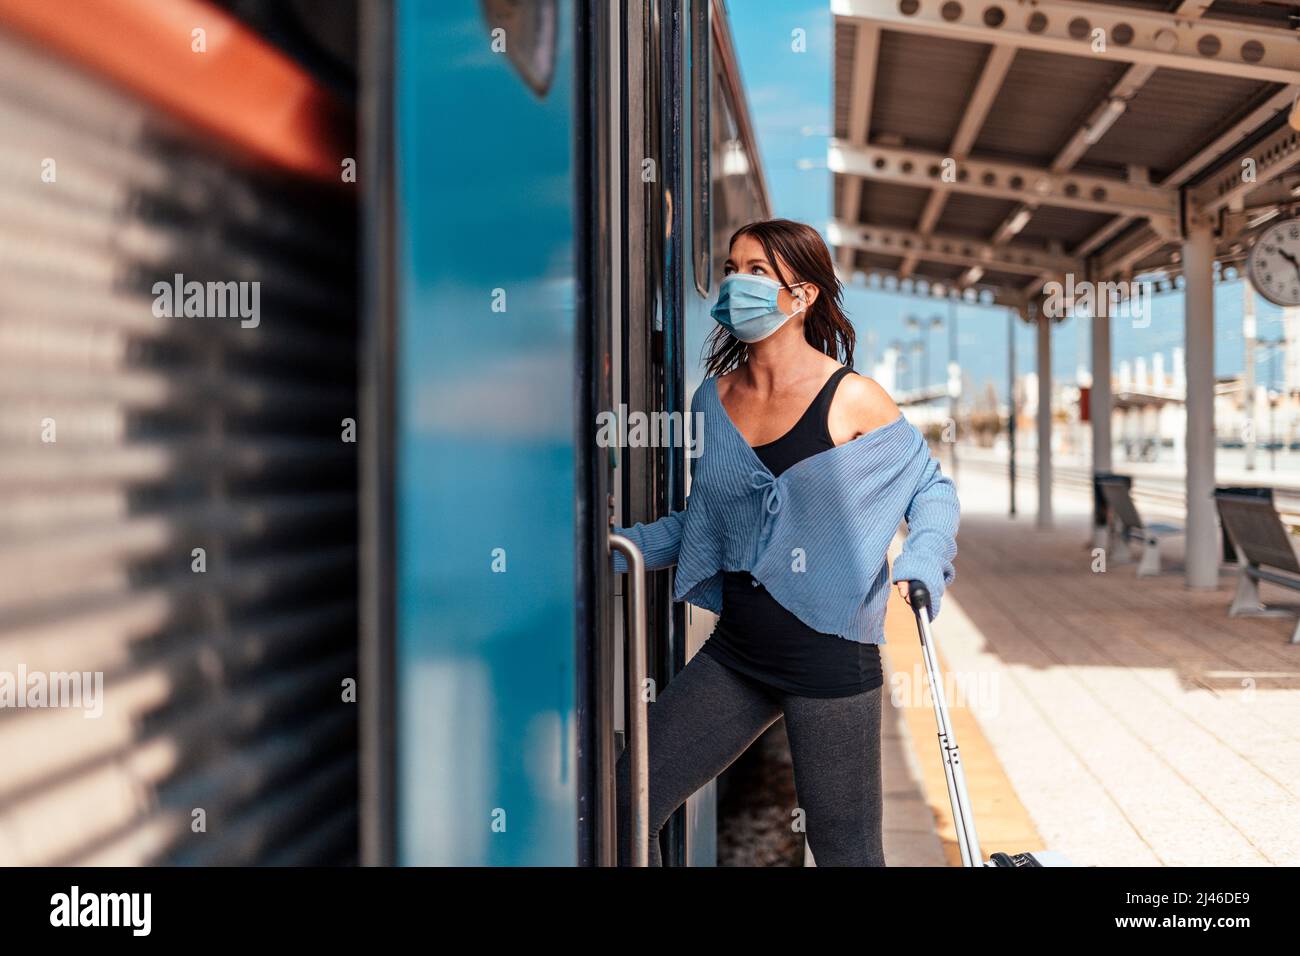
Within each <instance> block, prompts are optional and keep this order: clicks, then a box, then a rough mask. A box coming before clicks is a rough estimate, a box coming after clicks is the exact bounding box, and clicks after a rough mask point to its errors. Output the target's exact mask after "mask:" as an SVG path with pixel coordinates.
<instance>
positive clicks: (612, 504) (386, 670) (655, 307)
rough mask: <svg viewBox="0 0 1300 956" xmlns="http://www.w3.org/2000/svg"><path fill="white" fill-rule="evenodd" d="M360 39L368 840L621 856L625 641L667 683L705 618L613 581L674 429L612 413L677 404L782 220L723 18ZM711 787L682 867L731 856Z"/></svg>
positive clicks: (666, 14)
mask: <svg viewBox="0 0 1300 956" xmlns="http://www.w3.org/2000/svg"><path fill="white" fill-rule="evenodd" d="M377 42H380V43H381V46H379V48H378V49H377V50H376V51H374V52H373V54H372V56H371V57H370V62H372V63H376V64H390V63H391V64H392V65H393V71H392V76H391V83H392V86H391V90H392V93H393V96H392V102H391V104H388V106H389V109H388V110H387V111H386V112H385V114H384V115H383V116H382V117H381V118H377V119H376V123H377V124H378V126H379V128H380V129H381V130H382V132H381V133H380V135H376V136H373V137H371V139H370V141H371V142H372V143H373V144H375V145H377V146H380V147H386V148H387V151H386V152H385V154H384V155H382V156H381V155H372V156H371V157H370V159H369V162H370V164H371V165H372V166H373V167H376V168H379V169H380V170H381V173H380V175H379V181H380V182H381V183H383V184H385V188H384V193H383V196H382V198H381V199H380V201H379V203H378V206H377V208H378V209H380V210H384V211H388V213H389V215H387V216H385V217H384V218H382V219H381V220H380V221H379V222H378V223H377V224H376V225H375V229H376V232H377V234H378V235H379V236H380V237H381V238H380V241H379V242H378V243H376V244H374V246H373V247H372V248H373V249H376V250H382V252H383V255H382V256H381V258H380V260H379V261H378V262H377V263H376V264H375V265H374V267H373V271H374V273H375V274H377V275H385V276H391V277H392V279H393V285H392V286H391V287H390V288H386V289H375V290H374V292H375V295H376V298H375V299H372V300H371V302H370V306H371V310H372V311H371V313H370V317H369V321H367V322H366V323H365V325H364V327H365V329H366V335H367V337H368V338H367V343H368V344H367V346H366V348H365V349H364V352H365V354H366V355H367V356H369V357H371V359H372V364H371V366H370V368H369V370H368V377H367V381H368V382H369V383H370V384H369V388H370V394H371V398H372V401H373V402H374V405H373V406H372V407H371V409H370V412H369V414H368V415H367V416H366V419H367V420H368V421H370V422H371V423H372V425H373V426H374V427H376V428H379V429H382V433H381V434H380V435H378V436H375V441H373V442H372V443H371V444H370V445H369V446H366V448H367V449H368V450H369V452H370V457H369V459H368V461H367V462H366V465H365V467H364V468H363V472H362V474H363V486H362V497H363V500H364V501H366V502H369V503H370V504H371V505H372V506H373V507H374V509H375V510H374V511H372V512H369V513H365V514H364V518H365V520H363V524H362V552H363V554H368V555H370V556H371V557H372V558H373V559H374V561H373V568H374V569H376V570H378V569H380V568H387V569H388V573H386V574H379V573H374V574H371V575H369V576H368V577H367V578H366V580H365V584H366V588H367V590H366V591H365V593H363V596H362V605H363V608H364V609H365V615H364V628H365V630H364V637H365V640H364V641H363V653H365V652H366V648H369V654H370V656H369V658H368V659H369V662H370V664H371V670H370V671H369V673H370V674H371V677H372V680H371V681H370V682H369V685H368V686H369V694H370V699H371V701H372V704H373V705H374V706H373V707H372V709H371V710H370V711H363V718H366V716H367V714H368V720H364V721H363V739H364V740H367V741H368V742H369V744H370V747H371V749H372V752H373V753H375V754H377V755H379V754H382V755H383V758H384V759H383V760H382V762H380V763H377V764H376V765H375V766H373V767H369V768H367V772H366V773H364V774H363V780H365V781H367V782H368V783H369V784H370V786H369V787H368V789H367V791H366V793H365V800H366V809H367V811H368V812H367V813H366V814H365V816H366V819H367V820H370V821H371V822H372V824H373V826H372V828H370V829H369V830H368V831H367V832H365V833H364V834H363V836H364V837H365V843H364V847H363V854H364V857H365V859H366V860H368V861H370V862H376V863H384V862H396V863H411V864H433V865H487V866H499V865H507V866H513V865H523V866H531V865H581V866H594V865H610V864H611V863H613V862H614V842H613V832H614V819H613V813H614V794H613V780H614V774H613V768H614V761H615V760H616V758H617V753H618V750H619V748H620V747H622V746H625V745H628V744H629V743H630V740H629V733H630V732H631V730H632V729H633V728H632V727H631V726H630V724H632V723H634V722H632V721H630V720H629V719H628V717H629V710H628V703H629V702H628V694H627V693H625V692H624V691H625V687H626V680H625V672H624V663H625V660H626V658H625V653H628V652H627V647H628V638H629V636H630V635H631V634H632V633H633V632H635V631H637V630H638V629H639V628H640V629H643V633H644V635H645V653H646V661H645V665H646V676H647V678H648V679H649V680H650V681H651V682H652V683H653V686H656V687H662V686H663V685H664V683H665V682H667V681H668V680H671V678H672V675H673V674H674V673H675V672H676V671H677V670H678V669H680V668H681V667H682V666H684V664H685V662H686V660H687V659H688V658H689V655H690V654H692V653H693V652H694V650H695V648H696V647H698V645H699V644H700V643H702V641H703V639H704V637H706V636H707V634H708V632H709V630H710V629H711V627H712V621H711V615H709V613H708V612H706V611H701V610H700V609H697V608H692V607H689V606H685V605H681V604H677V605H674V604H673V602H672V600H671V594H670V579H669V575H668V573H667V572H657V573H654V574H652V575H650V576H649V578H648V580H647V581H646V594H645V600H644V602H643V603H642V605H641V606H639V607H634V606H632V605H633V602H632V601H631V600H630V597H631V595H629V594H625V593H624V590H625V588H626V587H627V583H626V582H625V581H623V580H621V579H620V578H619V577H615V576H614V575H613V574H612V573H611V571H610V561H609V554H610V546H609V535H610V530H611V523H614V524H619V525H624V526H627V525H630V524H632V523H633V522H635V521H649V520H653V519H655V518H657V517H659V516H660V515H663V514H666V513H667V512H669V511H670V510H673V509H680V508H682V507H683V506H684V504H685V499H686V495H687V493H688V490H689V488H688V482H689V475H688V471H689V468H688V455H689V453H690V449H689V447H688V445H687V442H685V441H669V442H655V443H649V442H646V443H638V442H617V441H615V442H608V441H599V440H598V427H597V423H598V420H599V417H600V416H601V415H602V413H604V414H609V413H610V412H611V410H619V409H621V410H624V411H625V412H626V414H627V415H632V414H636V413H638V412H641V413H655V414H663V415H668V416H677V420H679V421H680V420H681V416H683V415H686V414H689V411H690V410H689V408H688V407H687V405H688V401H689V396H690V395H691V394H692V392H693V391H694V388H695V386H696V385H698V384H699V382H700V381H701V380H702V378H703V369H702V365H701V354H702V349H703V346H704V341H705V337H706V336H707V334H708V333H709V332H710V331H711V330H712V328H713V327H714V323H713V321H712V319H711V318H710V317H709V314H708V308H709V305H710V304H711V300H712V297H713V295H714V293H715V292H716V288H717V284H718V282H719V280H720V278H721V275H722V262H723V260H724V259H725V258H726V255H727V251H728V249H727V244H728V239H729V237H730V235H731V233H732V232H733V231H734V230H735V229H736V228H737V227H739V226H740V225H742V224H744V223H746V222H750V221H753V220H755V219H762V218H766V217H767V216H768V215H769V213H770V202H769V198H768V194H767V189H766V183H765V179H764V176H763V171H762V163H761V159H760V156H759V152H758V147H757V142H756V139H755V134H754V129H753V124H752V122H751V120H750V116H749V112H748V108H747V104H746V100H745V92H744V87H743V85H742V82H741V77H740V72H739V68H738V64H737V59H736V51H735V49H734V46H733V44H732V41H731V36H730V31H729V26H728V17H727V10H726V8H725V6H724V5H723V4H722V3H720V2H710V0H677V2H659V0H646V2H611V3H574V2H560V3H535V4H516V3H492V2H487V3H482V4H477V3H468V2H466V3H448V4H439V5H437V6H436V8H435V7H433V6H431V5H421V4H412V3H399V4H397V5H396V7H395V16H394V17H393V18H392V19H391V20H390V21H389V22H388V24H387V30H386V31H384V34H383V37H382V38H377ZM363 59H364V58H363ZM373 79H375V78H372V80H373ZM629 446H630V447H629ZM363 450H365V449H363ZM632 614H641V615H644V619H643V620H641V621H637V622H632V621H631V620H630V615H632ZM633 646H635V645H633ZM634 696H635V694H634ZM636 704H637V700H635V699H634V700H633V701H632V705H633V706H635V705H636ZM385 748H389V749H385ZM715 796H716V794H715V792H714V788H713V786H710V787H706V788H705V789H704V790H702V791H701V792H700V793H699V794H697V795H696V796H694V797H692V798H691V800H690V801H688V804H687V805H686V806H685V807H684V808H683V809H682V810H681V811H679V813H678V814H677V816H676V818H675V819H674V820H673V821H672V822H671V823H670V825H669V827H668V828H666V835H665V840H666V846H665V851H666V852H665V857H664V859H665V861H666V862H667V863H669V864H670V865H692V864H693V865H708V864H710V863H712V862H713V861H714V860H715V859H716V812H715Z"/></svg>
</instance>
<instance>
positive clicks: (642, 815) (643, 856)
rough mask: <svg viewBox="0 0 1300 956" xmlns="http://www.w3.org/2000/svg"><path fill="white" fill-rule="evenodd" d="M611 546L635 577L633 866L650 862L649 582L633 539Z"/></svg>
mask: <svg viewBox="0 0 1300 956" xmlns="http://www.w3.org/2000/svg"><path fill="white" fill-rule="evenodd" d="M609 547H610V549H611V550H613V551H617V552H619V553H620V554H622V555H623V557H625V558H626V559H627V566H628V578H629V579H630V581H631V587H630V588H629V596H630V598H631V601H630V603H631V607H630V608H629V609H628V631H627V637H628V640H627V655H626V657H625V658H624V662H623V669H624V671H625V672H626V674H627V710H628V734H627V746H628V748H629V750H630V760H629V771H630V773H629V774H628V783H629V787H630V788H631V801H630V806H631V808H632V821H631V830H632V848H631V856H632V858H631V864H632V866H649V865H650V745H649V739H648V737H647V720H648V717H649V708H650V705H649V702H648V701H646V699H645V697H644V695H643V692H642V690H643V688H644V686H645V681H646V653H647V644H646V594H645V592H646V586H645V575H646V567H645V555H643V554H642V553H641V549H640V548H638V547H637V546H636V544H635V543H634V542H633V541H632V539H630V538H627V537H624V536H623V535H621V534H613V533H611V534H610V536H609Z"/></svg>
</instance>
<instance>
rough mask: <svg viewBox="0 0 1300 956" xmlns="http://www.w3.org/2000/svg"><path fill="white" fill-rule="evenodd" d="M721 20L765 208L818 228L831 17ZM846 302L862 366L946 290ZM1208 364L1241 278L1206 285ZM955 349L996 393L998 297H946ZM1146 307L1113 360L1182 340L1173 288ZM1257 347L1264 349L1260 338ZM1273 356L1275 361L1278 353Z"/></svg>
mask: <svg viewBox="0 0 1300 956" xmlns="http://www.w3.org/2000/svg"><path fill="white" fill-rule="evenodd" d="M727 8H728V11H729V14H730V21H731V30H732V35H733V38H734V40H735V44H736V50H737V56H738V57H739V59H740V70H741V76H742V78H743V81H744V83H745V88H746V92H747V94H748V99H749V108H750V112H751V115H752V118H753V122H754V127H755V132H756V135H757V137H758V142H759V149H760V151H761V153H762V158H763V166H764V172H765V173H766V175H767V184H768V191H769V193H770V194H771V198H772V207H773V209H772V211H773V214H774V215H776V216H781V217H786V218H790V219H797V220H800V221H802V222H807V223H809V224H811V225H814V226H816V227H817V228H818V229H820V230H821V231H822V234H823V235H825V232H826V224H827V222H828V221H829V219H830V218H831V195H832V192H831V175H830V171H829V170H828V169H827V168H826V147H827V139H828V136H829V134H830V129H831V109H832V86H831V68H832V52H833V50H832V35H833V34H832V18H831V13H830V4H829V3H828V2H827V0H820V2H804V0H727ZM795 30H803V31H804V36H805V37H806V41H807V50H806V52H803V53H799V52H796V51H795V50H794V49H792V46H793V37H794V31H795ZM845 304H846V306H847V309H848V313H849V317H850V318H851V319H852V320H853V322H854V324H855V326H856V327H857V330H858V351H857V355H856V356H855V364H856V365H857V367H858V368H859V370H861V371H863V372H869V371H870V368H871V364H872V363H873V362H874V361H875V360H876V359H877V358H879V355H880V351H881V350H882V349H883V348H884V347H885V346H886V345H888V344H889V343H890V342H892V341H894V340H910V339H912V338H914V336H913V334H912V333H909V332H907V331H906V329H905V327H904V321H905V318H906V316H907V315H909V314H915V315H918V316H920V317H923V318H928V317H930V316H933V315H940V316H942V317H944V319H945V321H946V317H947V314H948V305H947V303H946V302H942V301H936V300H933V299H928V298H921V297H914V296H906V295H899V294H891V293H887V292H883V291H875V290H868V289H860V288H859V289H852V288H850V289H846V290H845ZM1215 306H1216V308H1215V367H1216V371H1218V372H1219V373H1221V374H1222V373H1229V372H1236V371H1238V370H1240V368H1241V365H1242V356H1243V344H1242V338H1241V334H1240V333H1241V314H1242V292H1241V283H1240V281H1239V280H1238V281H1231V282H1226V283H1223V284H1222V285H1220V286H1218V287H1216V292H1215ZM1256 310H1257V313H1258V318H1259V335H1260V337H1261V338H1273V337H1277V336H1280V335H1281V334H1282V325H1281V321H1280V314H1281V311H1280V310H1279V309H1277V308H1276V307H1274V306H1272V305H1270V304H1269V303H1267V302H1265V301H1264V300H1263V299H1261V298H1258V297H1256ZM956 312H957V328H958V345H957V353H958V359H959V361H960V363H961V366H962V369H963V372H964V374H965V375H966V376H967V381H968V383H970V384H972V385H973V386H975V387H976V388H977V389H979V390H981V391H982V390H983V388H984V383H985V382H990V381H991V382H992V383H993V384H994V386H995V387H996V388H997V390H998V392H999V394H1002V395H1004V394H1005V389H1006V380H1007V312H1006V310H1005V309H1001V308H991V307H983V306H971V305H965V304H963V305H960V306H958V307H957V308H956ZM1154 313H1155V314H1154V316H1153V318H1152V321H1151V325H1150V327H1149V328H1146V329H1131V328H1127V327H1120V326H1118V325H1117V326H1116V327H1115V328H1114V329H1113V331H1112V338H1111V341H1112V347H1111V351H1112V359H1113V362H1114V363H1115V364H1116V365H1118V363H1119V362H1120V361H1122V360H1125V359H1131V358H1133V357H1135V356H1138V355H1144V356H1150V355H1152V354H1153V353H1155V352H1157V351H1159V352H1163V353H1164V355H1165V366H1166V367H1169V366H1170V362H1171V358H1172V351H1171V350H1172V349H1173V348H1174V347H1175V346H1179V345H1181V344H1182V341H1183V333H1182V293H1181V292H1170V293H1167V294H1164V295H1158V296H1156V300H1155V307H1154ZM1016 325H1017V328H1018V332H1017V335H1016V357H1017V362H1016V365H1017V371H1018V373H1019V374H1023V373H1025V372H1028V371H1032V370H1033V368H1034V347H1035V346H1034V331H1033V329H1032V328H1031V327H1029V326H1026V325H1024V324H1023V323H1019V322H1017V323H1016ZM1088 335H1089V331H1088V327H1087V323H1086V322H1085V323H1082V325H1081V324H1080V323H1078V322H1076V321H1073V320H1070V321H1067V322H1065V323H1062V324H1061V325H1059V326H1057V327H1056V329H1055V330H1054V332H1053V336H1052V353H1053V354H1052V369H1053V373H1054V374H1055V375H1057V376H1061V377H1063V378H1065V379H1068V380H1069V381H1074V380H1075V377H1076V370H1077V369H1078V367H1079V365H1080V362H1081V361H1082V363H1083V364H1085V365H1086V364H1087V363H1088V357H1089V344H1088ZM930 338H931V354H930V359H929V368H930V378H931V379H932V380H933V381H935V382H938V381H940V380H941V377H942V375H943V371H942V370H943V368H944V365H945V364H946V363H947V361H948V355H947V339H948V331H947V328H946V327H944V328H941V329H940V330H939V331H938V332H937V333H931V337H930ZM1261 351H1263V350H1261ZM1279 366H1280V363H1279ZM1257 371H1258V374H1259V380H1260V382H1261V383H1264V382H1267V381H1268V375H1269V363H1268V357H1267V356H1265V355H1261V357H1260V364H1259V368H1258V370H1257Z"/></svg>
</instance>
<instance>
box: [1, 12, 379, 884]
mask: <svg viewBox="0 0 1300 956" xmlns="http://www.w3.org/2000/svg"><path fill="white" fill-rule="evenodd" d="M105 42H112V40H111V39H109V38H106V39H105ZM0 131H2V132H0V679H3V676H4V675H8V680H9V685H8V687H9V690H10V691H11V694H13V696H11V699H10V701H9V702H8V703H7V704H6V705H5V706H3V707H0V864H72V863H76V864H146V863H187V864H188V863H194V864H236V863H330V862H349V861H352V860H354V859H355V854H356V831H357V802H356V792H357V733H356V709H355V708H356V705H355V704H354V703H352V702H350V700H347V699H345V686H344V684H345V681H347V680H348V679H350V678H355V676H356V633H357V630H356V613H357V609H356V513H355V512H356V479H355V471H356V469H355V449H356V445H355V443H353V442H352V441H349V440H348V439H349V438H350V436H349V435H348V434H347V431H346V429H347V423H346V421H345V420H348V419H353V418H355V416H356V408H355V401H356V348H355V322H356V318H355V316H356V307H355V288H354V285H355V255H356V249H355V234H356V231H355V228H354V216H355V211H354V209H353V208H352V205H351V203H350V202H349V201H348V200H347V198H346V197H345V196H340V195H338V194H337V193H336V191H332V190H329V189H327V188H325V187H321V186H319V185H316V186H313V185H310V184H308V183H305V182H302V181H300V180H298V179H295V178H293V177H288V176H283V175H278V174H275V173H272V172H270V171H267V170H265V169H258V168H256V167H255V166H254V165H252V164H250V163H248V162H247V161H246V160H244V159H243V158H242V157H240V156H239V155H237V154H235V153H223V152H221V151H219V150H218V149H217V148H216V147H215V146H214V145H213V143H212V142H211V141H204V140H203V139H202V138H201V137H200V136H199V135H198V134H196V133H194V132H193V131H189V130H187V129H185V128H183V127H182V126H179V125H177V124H175V123H173V122H172V121H170V120H168V119H166V118H164V117H163V116H161V115H160V114H158V113H156V112H154V111H153V110H152V108H151V107H149V106H147V105H145V104H144V103H143V102H141V101H139V100H137V99H135V98H134V97H133V96H131V95H127V94H124V93H122V92H119V91H117V90H116V89H115V88H110V87H109V86H108V85H106V84H105V83H103V82H101V81H100V80H99V79H98V78H97V77H95V76H92V75H89V74H85V73H82V72H80V71H79V70H78V69H77V68H76V67H74V66H72V65H70V64H68V63H66V62H65V61H63V60H61V59H58V58H56V57H54V56H52V55H50V54H49V53H47V52H44V51H42V50H39V49H37V48H35V47H32V46H28V45H26V43H25V42H23V41H20V40H18V39H17V38H15V37H13V36H8V35H5V34H3V33H0ZM51 160H52V164H51V163H50V162H47V161H51ZM51 174H52V176H53V178H52V180H51V179H50V176H51ZM47 180H49V181H47ZM177 274H180V275H183V276H184V279H185V280H186V281H190V280H193V281H199V282H209V281H211V282H230V281H234V282H259V283H260V287H259V288H260V293H259V294H260V302H259V305H260V313H259V316H258V322H257V325H256V327H253V326H252V324H251V320H250V321H243V322H241V319H240V318H239V317H226V318H220V317H198V316H191V317H184V316H178V317H167V316H166V315H161V316H160V315H159V314H157V312H158V310H156V309H155V305H156V296H155V294H154V292H153V288H154V284H155V283H156V282H159V281H163V282H172V281H173V277H174V276H175V275H177ZM249 288H251V287H249ZM246 325H247V326H248V327H245V326H246ZM51 439H52V440H51ZM199 548H201V549H203V555H204V559H205V561H206V569H205V570H202V571H198V570H195V566H196V562H197V560H198V558H197V557H196V552H195V549H199ZM87 673H89V674H91V675H92V677H91V679H90V680H88V681H87V682H86V685H85V688H83V689H85V690H91V689H93V686H94V680H95V678H94V677H93V675H94V674H102V680H103V696H102V715H100V716H97V717H96V716H88V715H87V713H88V711H90V710H92V709H93V708H91V707H90V706H89V700H88V698H87V697H83V699H82V705H83V706H82V707H81V708H77V707H68V706H64V707H29V706H19V705H18V704H19V703H23V704H28V703H32V702H33V701H35V700H36V699H37V698H35V697H34V696H32V687H33V686H39V681H40V679H41V677H42V675H44V677H45V678H47V679H48V680H47V683H49V682H53V683H58V682H59V681H62V684H61V687H62V688H63V689H64V690H69V691H70V689H71V686H72V683H73V679H72V677H71V676H68V677H67V678H60V677H59V676H58V675H73V674H87ZM34 675H35V676H34ZM20 678H21V679H22V680H21V682H20V680H19V679H20ZM34 679H35V680H37V684H36V685H33V684H32V681H33V680H34ZM51 686H53V684H52V683H51ZM3 690H4V688H3V687H0V696H3V693H2V692H3ZM19 698H21V700H19ZM199 811H202V813H200V812H199ZM200 821H201V822H202V823H203V827H202V828H200V826H199V823H200Z"/></svg>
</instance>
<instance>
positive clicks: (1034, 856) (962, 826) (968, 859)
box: [907, 581, 1074, 866]
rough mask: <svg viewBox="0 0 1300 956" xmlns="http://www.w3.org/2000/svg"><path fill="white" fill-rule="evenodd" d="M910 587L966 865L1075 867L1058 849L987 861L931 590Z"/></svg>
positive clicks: (915, 584) (911, 583)
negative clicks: (952, 714) (938, 650)
mask: <svg viewBox="0 0 1300 956" xmlns="http://www.w3.org/2000/svg"><path fill="white" fill-rule="evenodd" d="M907 588H908V599H909V602H910V603H911V605H912V613H913V614H915V615H916V628H917V631H918V632H919V633H920V636H921V656H922V657H924V658H925V673H926V677H927V679H928V680H929V682H930V697H931V699H932V701H933V703H934V720H935V723H936V724H938V727H939V752H940V754H941V755H942V757H943V773H944V778H945V779H946V780H947V783H948V800H949V802H950V803H951V804H952V819H953V824H954V826H955V828H956V830H957V846H958V848H959V849H960V850H961V864H962V866H1073V865H1074V864H1073V863H1071V862H1070V860H1069V859H1068V858H1067V857H1066V856H1065V855H1064V854H1062V853H1058V852H1056V851H1055V850H1038V851H1035V852H1033V853H1014V854H1012V853H994V854H993V855H992V856H990V857H989V859H988V860H987V861H985V860H984V856H983V854H982V853H981V852H980V843H979V838H978V837H977V836H976V835H975V817H974V814H973V813H972V812H971V805H970V797H969V796H968V795H967V793H966V771H965V770H964V769H963V768H962V763H961V754H960V753H959V752H958V750H957V738H956V737H955V736H954V735H953V732H952V724H951V723H950V722H949V720H948V700H947V697H946V696H945V694H944V690H943V681H942V680H941V679H940V676H939V658H938V655H937V654H935V651H934V635H933V633H932V632H931V630H930V592H929V590H928V589H927V588H926V586H925V585H924V584H922V583H921V582H920V581H908V582H907Z"/></svg>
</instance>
